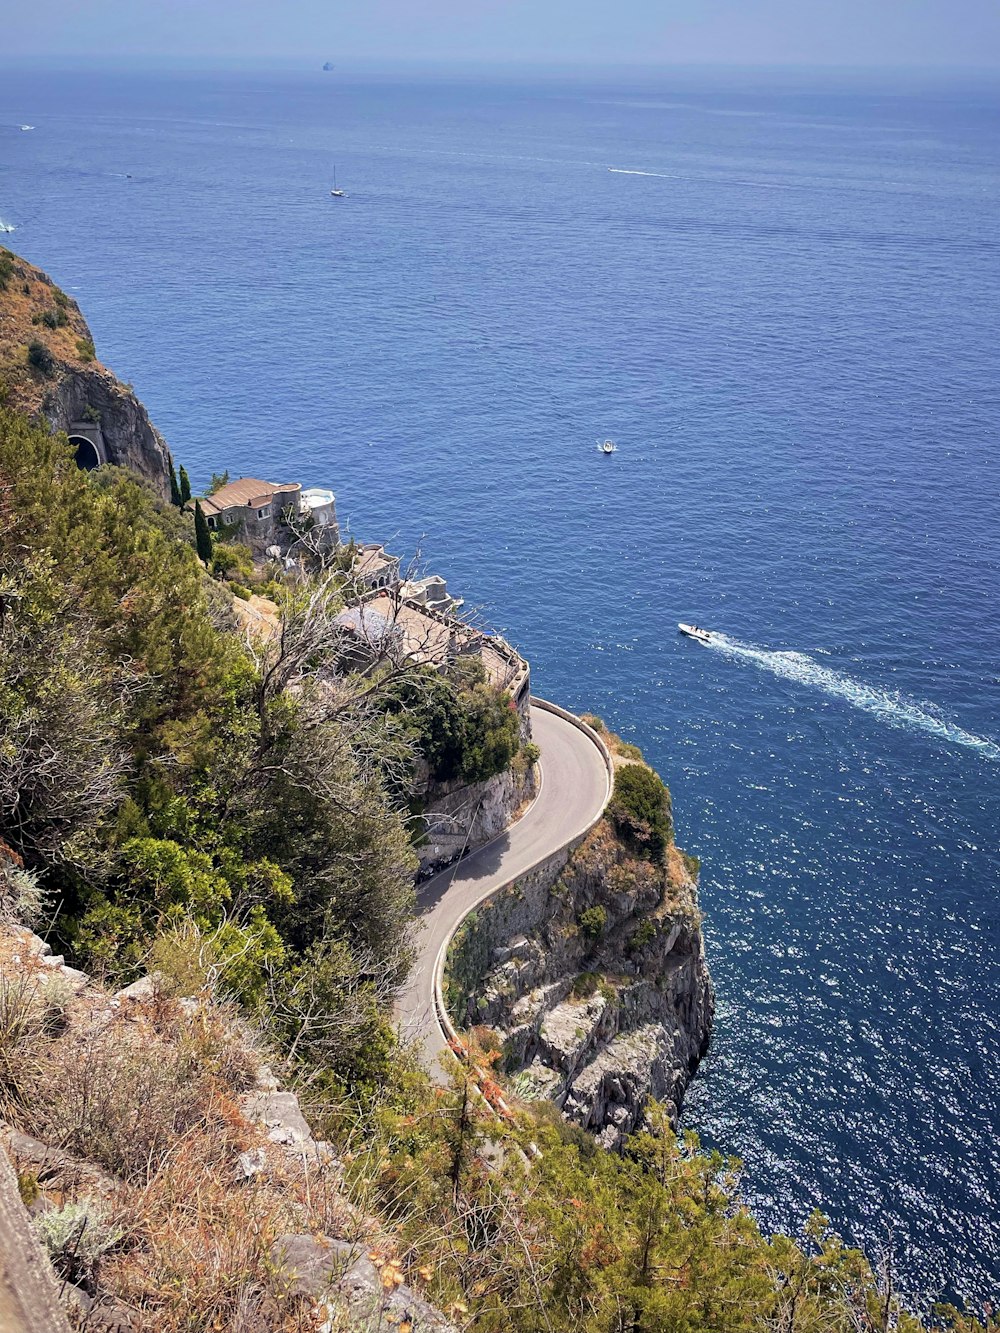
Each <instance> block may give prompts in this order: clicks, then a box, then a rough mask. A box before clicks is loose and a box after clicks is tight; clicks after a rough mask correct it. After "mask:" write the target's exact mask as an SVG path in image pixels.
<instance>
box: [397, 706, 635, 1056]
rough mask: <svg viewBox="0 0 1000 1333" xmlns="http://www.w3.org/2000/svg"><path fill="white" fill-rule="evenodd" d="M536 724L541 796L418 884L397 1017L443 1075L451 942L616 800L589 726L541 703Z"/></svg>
mask: <svg viewBox="0 0 1000 1333" xmlns="http://www.w3.org/2000/svg"><path fill="white" fill-rule="evenodd" d="M531 729H532V735H533V739H534V741H535V744H536V745H537V746H538V748H539V750H540V751H541V758H540V759H539V765H540V768H541V774H542V781H541V788H540V790H539V793H538V796H537V797H536V799H535V802H534V804H533V805H532V806H531V807H530V808H529V810H528V811H527V813H526V814H524V815H522V817H521V818H520V819H519V820H518V821H517V823H516V824H512V825H511V827H510V828H509V829H507V831H506V832H505V833H502V834H501V835H500V836H499V837H498V838H494V840H493V841H492V842H490V843H487V844H486V846H485V847H480V848H479V850H478V851H475V852H472V853H471V855H469V856H467V857H465V859H464V860H462V861H458V862H456V863H455V864H454V865H452V866H449V867H448V868H447V869H446V870H442V871H441V873H440V874H439V875H435V876H434V878H433V879H429V880H427V881H426V882H425V883H423V884H421V885H420V887H419V889H418V890H417V910H418V912H419V913H420V923H419V925H418V932H419V933H418V936H417V959H416V962H415V963H414V966H413V971H412V972H411V973H410V976H409V978H408V980H407V983H406V987H405V989H404V990H403V991H402V992H401V994H400V996H399V999H398V1001H397V1004H396V1021H397V1023H398V1025H399V1030H400V1033H401V1035H402V1037H403V1039H404V1040H406V1041H419V1042H420V1043H421V1045H422V1047H423V1060H424V1064H425V1067H426V1068H427V1069H428V1070H429V1071H430V1072H431V1073H432V1074H435V1075H438V1074H440V1073H441V1065H440V1056H441V1054H442V1053H443V1052H444V1050H445V1049H446V1044H445V1038H444V1033H443V1032H442V1031H441V1027H440V1025H439V1023H438V1019H437V1010H436V1006H435V1003H434V978H435V970H436V968H437V965H438V958H439V956H440V954H441V951H442V949H443V948H444V946H445V944H446V943H447V941H448V940H449V939H450V938H451V936H452V935H453V934H454V932H455V930H456V929H457V928H458V926H459V924H460V923H461V922H462V920H463V919H464V918H465V917H466V916H468V914H469V913H470V912H471V911H472V909H473V908H474V907H476V906H477V905H478V904H479V903H481V902H482V901H483V899H484V898H488V897H489V896H490V895H491V894H492V893H493V892H494V891H495V890H497V889H500V888H502V887H503V886H504V885H505V884H509V883H510V882H511V881H512V880H515V879H518V878H520V876H522V875H525V874H527V873H528V871H529V870H532V869H533V868H534V867H535V866H536V865H538V864H539V863H540V862H542V861H544V860H545V859H546V857H548V856H551V855H552V853H553V852H557V851H559V849H560V848H561V847H565V846H566V844H567V843H568V842H571V841H572V840H573V839H574V838H576V837H578V836H579V835H580V834H582V833H584V832H586V830H587V829H588V828H589V827H590V825H591V824H592V823H593V822H594V821H595V820H596V819H597V818H598V816H599V815H600V814H601V812H602V811H603V810H604V807H605V805H606V804H607V801H608V795H609V792H608V781H609V779H608V770H607V766H606V763H605V759H604V755H603V754H602V752H601V750H600V748H599V747H598V745H597V744H596V743H595V742H594V741H593V740H592V739H591V737H590V736H588V735H587V734H586V732H584V731H581V730H580V728H579V727H577V726H575V725H574V724H573V723H572V722H570V721H567V720H566V719H565V718H562V717H559V716H558V715H557V714H555V713H550V712H548V711H546V710H545V709H543V708H540V707H538V706H537V705H533V706H532V710H531Z"/></svg>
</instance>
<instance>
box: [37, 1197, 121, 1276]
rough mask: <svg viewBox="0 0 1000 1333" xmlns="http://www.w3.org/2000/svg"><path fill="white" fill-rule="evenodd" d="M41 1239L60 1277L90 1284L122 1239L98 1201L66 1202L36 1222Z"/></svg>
mask: <svg viewBox="0 0 1000 1333" xmlns="http://www.w3.org/2000/svg"><path fill="white" fill-rule="evenodd" d="M35 1230H36V1231H37V1233H38V1238H39V1240H40V1241H41V1242H42V1244H43V1245H44V1246H45V1249H46V1250H47V1251H48V1255H49V1258H50V1259H51V1261H52V1267H53V1268H54V1269H55V1270H56V1275H57V1276H58V1277H60V1278H62V1279H63V1280H64V1281H67V1282H90V1281H91V1280H92V1279H93V1276H94V1271H95V1269H96V1268H97V1265H98V1263H99V1261H100V1259H101V1257H102V1256H103V1255H105V1254H107V1252H108V1250H110V1249H111V1248H112V1246H114V1245H117V1243H118V1242H119V1241H120V1240H121V1238H122V1232H121V1231H120V1230H119V1229H118V1228H117V1227H113V1226H111V1224H110V1223H109V1222H108V1220H107V1216H106V1214H105V1211H104V1206H103V1205H102V1204H101V1203H99V1202H98V1201H97V1200H96V1199H80V1200H78V1201H77V1202H75V1203H64V1204H63V1205H62V1207H61V1208H53V1209H51V1210H50V1211H49V1212H46V1213H42V1214H41V1216H40V1217H37V1218H36V1219H35Z"/></svg>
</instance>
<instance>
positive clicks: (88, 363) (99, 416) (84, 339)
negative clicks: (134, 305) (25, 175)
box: [0, 248, 170, 496]
mask: <svg viewBox="0 0 1000 1333" xmlns="http://www.w3.org/2000/svg"><path fill="white" fill-rule="evenodd" d="M0 397H3V398H4V399H6V401H7V403H8V404H9V405H10V406H11V407H13V408H15V409H16V410H18V411H20V412H24V413H25V414H27V415H29V416H31V417H34V418H35V419H36V420H44V421H47V422H48V424H49V425H50V426H51V427H52V428H53V429H55V430H61V431H65V432H66V433H67V435H69V436H70V437H71V438H72V439H73V440H74V443H75V447H76V451H77V459H78V461H79V462H80V463H81V464H82V465H83V466H85V467H92V466H96V465H97V464H99V463H116V464H118V465H119V466H121V467H129V468H131V469H132V471H133V472H136V473H138V474H139V476H141V477H144V478H145V479H146V480H147V481H149V482H151V483H152V484H153V485H154V486H155V488H156V490H157V492H158V493H159V494H160V495H162V496H166V495H168V494H169V475H170V455H169V452H168V450H167V446H166V443H165V442H164V440H163V437H162V436H161V435H160V433H159V431H158V430H157V429H156V427H155V426H154V425H153V424H152V422H151V421H150V420H149V417H148V415H147V414H146V409H145V408H144V407H143V405H142V404H141V403H140V402H139V400H138V398H136V396H135V394H134V393H133V392H132V390H131V388H129V387H128V386H127V385H124V384H122V383H121V382H120V381H119V380H118V379H117V378H116V377H115V376H114V375H113V374H112V372H111V371H110V370H108V369H107V368H106V367H104V366H102V365H101V364H100V362H99V361H98V360H97V359H96V354H95V349H94V340H93V338H92V337H91V333H90V329H89V328H88V327H87V323H86V320H85V319H84V318H83V315H82V314H81V313H80V308H79V306H78V305H77V303H76V302H75V301H74V300H73V299H72V297H69V296H67V295H66V293H65V292H63V291H62V290H61V289H60V288H59V287H57V286H56V285H55V283H54V282H53V281H52V279H51V278H50V277H49V276H48V275H47V274H45V273H43V272H42V271H41V270H40V269H37V268H35V267H34V265H33V264H29V263H28V262H27V261H26V260H24V259H21V258H20V257H19V256H18V255H15V254H14V253H13V252H12V251H10V250H5V249H2V248H0Z"/></svg>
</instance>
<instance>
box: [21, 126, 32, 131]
mask: <svg viewBox="0 0 1000 1333" xmlns="http://www.w3.org/2000/svg"><path fill="white" fill-rule="evenodd" d="M34 128H35V127H34V125H22V126H21V129H22V130H33V129H34Z"/></svg>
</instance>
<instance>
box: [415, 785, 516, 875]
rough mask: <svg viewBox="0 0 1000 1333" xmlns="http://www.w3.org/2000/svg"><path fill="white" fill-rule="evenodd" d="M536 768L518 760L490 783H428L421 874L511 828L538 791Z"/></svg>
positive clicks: (420, 854) (421, 851) (424, 811)
mask: <svg viewBox="0 0 1000 1333" xmlns="http://www.w3.org/2000/svg"><path fill="white" fill-rule="evenodd" d="M536 780H537V779H536V774H535V770H534V768H529V767H528V765H527V764H525V763H523V762H520V761H519V760H518V759H515V762H514V764H512V765H511V767H510V768H506V769H504V771H503V772H502V773H497V774H496V775H495V776H494V777H492V778H488V779H487V780H486V781H485V782H473V783H464V784H463V783H437V784H433V785H427V786H425V789H424V790H425V802H426V803H425V805H424V810H423V815H424V827H425V830H426V837H425V841H424V842H423V843H422V844H421V846H419V847H418V848H417V856H418V858H419V861H420V875H421V876H426V875H431V874H434V873H435V872H436V871H438V870H441V869H442V868H443V867H444V866H446V865H449V864H450V863H451V862H452V861H455V860H457V858H458V857H460V856H462V855H463V853H465V852H471V851H474V850H475V849H476V848H477V847H482V845H483V844H484V843H487V842H490V841H491V839H493V838H495V837H497V835H498V834H500V833H502V832H503V831H504V829H506V828H509V827H510V825H511V824H512V823H513V821H514V820H515V819H516V818H517V816H518V814H519V813H520V811H521V810H522V808H523V807H524V806H525V805H526V804H527V803H528V802H529V801H530V800H531V798H532V797H533V796H534V794H535V783H536Z"/></svg>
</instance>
